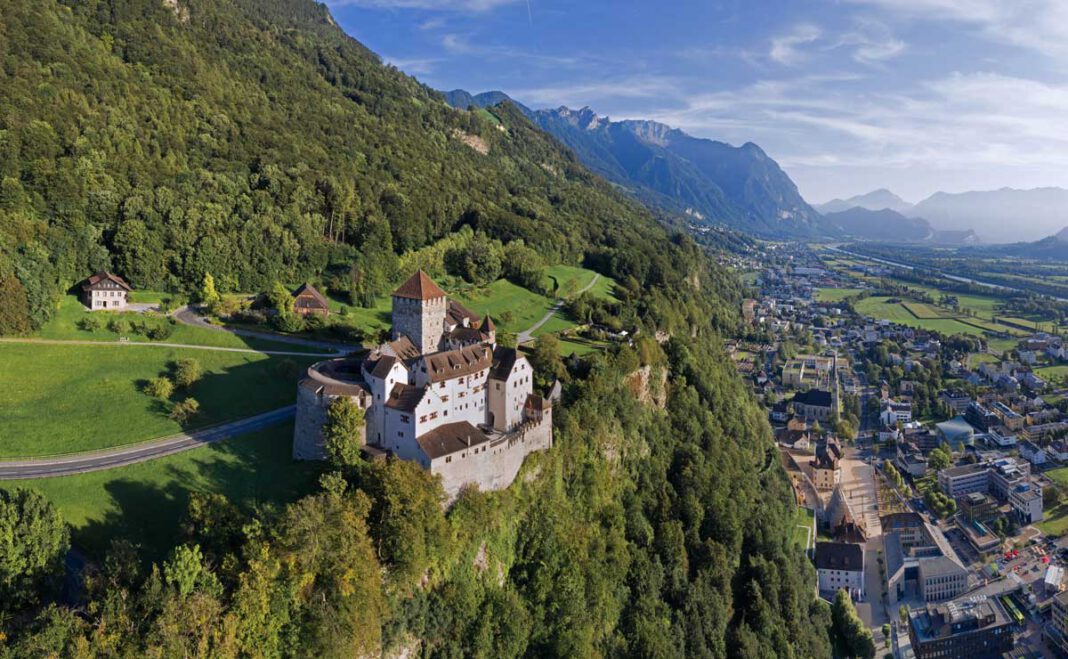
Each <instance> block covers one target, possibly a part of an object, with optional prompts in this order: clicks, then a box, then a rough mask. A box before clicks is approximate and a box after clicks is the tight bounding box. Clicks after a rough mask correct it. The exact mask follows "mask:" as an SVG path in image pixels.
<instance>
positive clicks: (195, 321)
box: [171, 305, 363, 355]
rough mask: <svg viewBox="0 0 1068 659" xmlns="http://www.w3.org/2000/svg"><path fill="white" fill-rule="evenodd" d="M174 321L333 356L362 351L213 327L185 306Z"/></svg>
mask: <svg viewBox="0 0 1068 659" xmlns="http://www.w3.org/2000/svg"><path fill="white" fill-rule="evenodd" d="M171 316H173V317H174V319H175V320H177V321H178V322H179V323H182V324H183V325H191V326H193V327H200V328H202V329H209V330H214V331H216V332H228V333H230V334H234V335H235V336H244V337H248V338H253V339H262V340H264V341H275V342H277V343H288V344H290V345H297V346H307V347H310V348H320V349H322V350H332V351H333V352H334V353H335V355H337V354H341V353H346V352H355V351H359V350H363V346H360V345H345V344H342V343H335V342H333V341H319V340H316V339H302V338H299V337H296V336H283V335H281V334H272V333H271V332H258V331H256V330H248V329H239V328H236V327H227V326H225V325H215V324H212V323H209V322H208V321H206V320H204V317H203V316H201V315H200V314H198V313H197V312H196V310H195V309H193V308H192V307H190V306H188V305H186V306H184V307H181V308H179V309H177V310H176V311H174V313H172V314H171Z"/></svg>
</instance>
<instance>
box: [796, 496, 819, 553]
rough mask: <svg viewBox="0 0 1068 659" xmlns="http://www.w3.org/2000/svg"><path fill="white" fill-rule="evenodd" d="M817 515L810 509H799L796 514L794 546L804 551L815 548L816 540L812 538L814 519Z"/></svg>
mask: <svg viewBox="0 0 1068 659" xmlns="http://www.w3.org/2000/svg"><path fill="white" fill-rule="evenodd" d="M814 516H815V513H814V512H813V511H812V510H810V509H808V508H802V507H800V506H799V507H798V508H797V511H796V512H795V514H794V520H795V521H794V530H793V540H794V544H795V545H797V546H798V547H800V548H802V549H810V548H811V547H813V546H814V541H815V538H812V537H811V536H812V528H813V524H812V518H813V517H814Z"/></svg>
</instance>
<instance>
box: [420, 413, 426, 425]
mask: <svg viewBox="0 0 1068 659" xmlns="http://www.w3.org/2000/svg"><path fill="white" fill-rule="evenodd" d="M419 423H426V415H425V414H424V415H423V416H421V417H419Z"/></svg>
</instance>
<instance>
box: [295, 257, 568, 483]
mask: <svg viewBox="0 0 1068 659" xmlns="http://www.w3.org/2000/svg"><path fill="white" fill-rule="evenodd" d="M496 334H497V333H496V328H495V327H494V325H493V321H492V320H491V319H490V318H489V316H486V317H485V318H479V317H478V316H477V315H475V314H474V313H472V312H471V311H469V310H468V309H466V308H464V306H463V305H461V304H460V303H458V302H456V301H454V300H449V299H448V297H447V296H446V294H445V292H444V291H442V290H441V288H440V287H438V285H437V284H435V283H434V282H433V281H432V280H431V279H430V277H428V276H427V275H426V273H424V272H422V271H419V272H417V273H416V274H414V275H412V277H410V278H409V279H408V280H407V281H406V282H404V283H403V284H401V286H400V287H399V288H398V289H397V290H396V291H395V292H394V293H393V333H392V340H391V341H389V342H388V343H384V344H382V345H380V346H378V347H376V348H375V349H373V350H371V351H370V352H369V353H368V354H367V355H366V356H365V357H364V358H363V359H360V360H354V359H341V360H331V361H327V362H320V363H319V364H316V365H314V366H312V367H311V368H310V369H308V373H307V376H306V377H305V378H304V379H303V380H302V381H301V383H300V387H299V388H298V404H297V424H296V430H295V433H294V440H293V457H294V458H296V459H322V458H323V457H325V454H324V448H323V435H322V426H323V423H325V420H326V408H327V407H329V405H330V404H331V403H332V402H333V401H334V400H335V399H336V398H337V397H338V396H348V397H350V398H352V399H353V400H355V401H357V402H358V403H359V404H360V406H361V407H362V408H363V409H364V410H365V419H366V425H365V429H364V430H365V442H366V445H365V452H367V453H369V454H372V455H383V454H386V455H391V456H395V457H397V458H401V459H404V460H414V461H416V462H418V463H419V464H421V465H423V467H424V468H426V469H429V470H430V471H431V472H432V473H434V474H438V475H440V476H441V478H442V484H443V485H444V487H445V491H446V492H447V493H448V494H449V496H450V497H454V496H456V494H457V493H458V492H459V491H460V489H461V488H462V487H463V486H465V485H469V484H477V485H478V486H479V487H480V488H482V489H498V488H502V487H507V486H508V485H509V484H510V483H511V482H512V480H513V479H514V478H515V476H516V473H517V472H518V471H519V467H520V465H522V462H523V458H524V457H525V456H526V455H527V454H528V453H530V452H532V451H536V450H540V449H547V448H550V447H551V446H552V406H551V404H550V403H549V401H548V400H547V399H545V398H543V397H542V396H539V395H537V394H535V393H534V386H533V377H532V375H533V373H532V371H531V366H530V363H529V362H528V361H527V359H526V357H524V356H523V355H522V354H520V353H519V352H518V351H516V350H515V349H514V348H505V347H503V346H498V345H497V337H496Z"/></svg>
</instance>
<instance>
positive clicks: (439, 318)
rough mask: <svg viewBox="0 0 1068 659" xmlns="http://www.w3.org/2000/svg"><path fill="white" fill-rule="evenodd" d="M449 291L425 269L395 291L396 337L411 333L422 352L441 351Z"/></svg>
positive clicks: (412, 338)
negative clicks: (446, 292)
mask: <svg viewBox="0 0 1068 659" xmlns="http://www.w3.org/2000/svg"><path fill="white" fill-rule="evenodd" d="M447 308H448V299H447V298H446V296H445V291H443V290H441V288H440V287H439V286H438V285H437V284H435V283H434V281H433V280H432V279H431V278H430V277H429V276H428V275H427V274H426V273H425V272H423V271H422V270H420V271H418V272H416V273H415V274H414V275H412V276H411V277H409V278H408V280H407V281H405V282H404V283H403V284H401V285H400V286H399V287H398V288H397V290H395V291H393V339H394V340H396V339H398V338H400V337H401V336H406V337H408V340H409V341H411V342H412V343H413V344H414V345H415V347H416V348H417V349H418V350H419V352H421V353H422V354H424V355H425V354H428V353H432V352H437V351H438V350H439V349H440V348H441V336H442V334H444V333H445V312H446V310H447Z"/></svg>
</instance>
